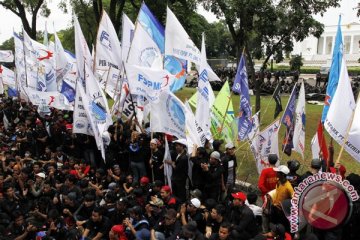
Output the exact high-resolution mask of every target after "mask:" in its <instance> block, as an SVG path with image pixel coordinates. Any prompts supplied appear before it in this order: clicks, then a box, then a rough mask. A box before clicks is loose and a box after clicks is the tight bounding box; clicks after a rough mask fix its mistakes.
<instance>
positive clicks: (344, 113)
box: [324, 58, 360, 161]
mask: <svg viewBox="0 0 360 240" xmlns="http://www.w3.org/2000/svg"><path fill="white" fill-rule="evenodd" d="M359 105H360V104H357V105H356V103H355V99H354V94H353V91H352V88H351V83H350V78H349V75H348V71H347V67H346V63H345V59H344V58H343V59H342V63H341V71H340V79H339V85H338V87H337V89H336V91H335V95H334V98H333V101H332V103H331V105H330V108H329V111H328V114H327V116H326V119H325V122H324V127H325V129H326V131H327V132H328V133H329V134H330V136H331V137H332V138H333V139H334V140H335V141H336V142H337V143H338V144H340V145H344V149H345V150H346V151H347V152H348V153H349V154H350V155H351V156H352V157H353V158H354V159H355V160H357V161H360V134H359V132H360V127H359V121H360V106H359ZM354 111H355V113H354ZM352 117H353V119H352ZM351 122H352V125H351V126H350V124H351ZM347 135H348V138H347V139H346V140H347V141H346V143H345V144H344V141H345V137H346V136H347Z"/></svg>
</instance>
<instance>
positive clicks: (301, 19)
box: [201, 0, 340, 111]
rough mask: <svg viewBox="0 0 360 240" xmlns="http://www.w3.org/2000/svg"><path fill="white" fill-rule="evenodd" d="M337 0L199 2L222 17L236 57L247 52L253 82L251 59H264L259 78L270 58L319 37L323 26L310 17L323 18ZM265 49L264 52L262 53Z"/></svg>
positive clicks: (257, 94)
mask: <svg viewBox="0 0 360 240" xmlns="http://www.w3.org/2000/svg"><path fill="white" fill-rule="evenodd" d="M339 1H340V0H327V1H323V0H303V1H288V0H279V1H272V0H251V1H248V0H233V1H226V0H201V2H202V4H203V6H204V8H205V9H207V10H210V11H211V12H213V13H214V14H216V15H217V16H218V17H224V18H225V21H226V24H227V25H228V28H229V31H230V33H231V36H232V38H233V40H234V42H235V43H236V46H235V47H236V49H237V57H238V59H239V57H240V52H241V49H242V48H244V47H246V53H247V55H248V60H249V63H250V66H251V68H250V69H251V75H252V77H253V79H252V81H254V80H255V79H254V76H255V74H254V68H253V65H254V64H253V61H252V57H256V58H260V57H263V58H264V61H263V63H262V66H263V67H262V71H261V73H260V77H261V78H263V77H264V69H265V67H266V64H267V62H268V61H269V59H270V57H271V56H274V59H275V60H276V61H281V60H282V59H283V53H284V52H291V51H292V49H293V42H294V41H302V40H304V39H305V38H306V37H308V36H309V35H314V36H316V37H319V36H320V35H321V33H322V32H323V28H324V27H323V25H322V24H321V23H319V22H318V21H316V20H315V19H314V18H313V15H315V14H320V15H323V14H324V13H325V11H326V10H327V8H329V7H338V6H339ZM263 49H265V51H264V50H263ZM258 82H259V81H256V82H255V86H256V111H258V110H260V86H259V84H258Z"/></svg>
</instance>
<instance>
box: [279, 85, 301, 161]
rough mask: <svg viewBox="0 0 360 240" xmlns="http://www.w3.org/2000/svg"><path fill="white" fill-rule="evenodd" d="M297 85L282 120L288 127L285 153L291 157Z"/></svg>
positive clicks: (284, 143)
mask: <svg viewBox="0 0 360 240" xmlns="http://www.w3.org/2000/svg"><path fill="white" fill-rule="evenodd" d="M296 95H297V93H296V85H295V86H294V88H293V90H292V92H291V95H290V98H289V101H288V104H287V106H286V109H285V112H284V115H283V116H282V118H281V122H282V123H283V124H284V125H285V126H286V133H285V138H284V141H283V152H284V153H286V154H287V155H288V156H290V155H291V149H292V148H293V146H294V144H293V136H294V120H295V118H294V116H295V102H296Z"/></svg>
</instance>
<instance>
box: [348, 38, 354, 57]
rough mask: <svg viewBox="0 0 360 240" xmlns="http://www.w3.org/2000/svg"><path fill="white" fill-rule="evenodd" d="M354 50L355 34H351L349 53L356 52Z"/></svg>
mask: <svg viewBox="0 0 360 240" xmlns="http://www.w3.org/2000/svg"><path fill="white" fill-rule="evenodd" d="M353 51H354V35H351V40H350V52H349V54H353V53H354V52H353Z"/></svg>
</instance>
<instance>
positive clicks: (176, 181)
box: [165, 139, 189, 202]
mask: <svg viewBox="0 0 360 240" xmlns="http://www.w3.org/2000/svg"><path fill="white" fill-rule="evenodd" d="M174 143H175V149H176V153H177V156H176V159H175V160H173V161H171V160H165V163H167V164H170V165H171V166H172V168H173V173H172V177H171V184H172V191H173V193H174V195H175V197H176V198H178V199H179V200H180V201H181V202H185V201H186V180H187V179H188V169H189V167H188V164H189V163H188V155H187V153H186V140H185V139H179V140H176V141H174Z"/></svg>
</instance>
